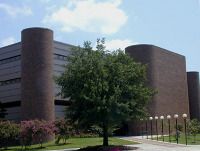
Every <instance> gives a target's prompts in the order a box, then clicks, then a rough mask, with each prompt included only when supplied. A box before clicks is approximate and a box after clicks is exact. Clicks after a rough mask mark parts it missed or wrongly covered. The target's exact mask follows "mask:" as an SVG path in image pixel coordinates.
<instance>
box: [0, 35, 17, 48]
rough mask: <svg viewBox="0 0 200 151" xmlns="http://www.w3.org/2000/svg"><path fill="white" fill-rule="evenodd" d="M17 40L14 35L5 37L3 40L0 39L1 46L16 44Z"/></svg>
mask: <svg viewBox="0 0 200 151" xmlns="http://www.w3.org/2000/svg"><path fill="white" fill-rule="evenodd" d="M15 42H16V39H15V38H14V37H7V38H5V39H3V40H2V41H0V46H2V47H4V46H7V45H11V44H14V43H15Z"/></svg>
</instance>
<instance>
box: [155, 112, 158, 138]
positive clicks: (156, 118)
mask: <svg viewBox="0 0 200 151" xmlns="http://www.w3.org/2000/svg"><path fill="white" fill-rule="evenodd" d="M155 120H156V136H157V137H156V138H157V141H158V116H155Z"/></svg>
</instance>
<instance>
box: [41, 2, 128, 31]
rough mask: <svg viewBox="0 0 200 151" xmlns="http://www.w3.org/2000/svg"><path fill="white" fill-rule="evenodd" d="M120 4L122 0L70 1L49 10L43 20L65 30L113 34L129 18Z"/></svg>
mask: <svg viewBox="0 0 200 151" xmlns="http://www.w3.org/2000/svg"><path fill="white" fill-rule="evenodd" d="M120 4H121V0H109V1H104V2H97V1H95V0H74V1H69V2H68V3H67V4H66V5H65V6H61V7H60V8H56V9H54V11H50V12H48V14H47V15H46V16H45V18H44V20H43V22H44V23H45V24H48V25H49V24H51V25H58V26H59V27H60V28H61V30H62V31H65V32H72V31H75V30H82V31H87V32H99V33H103V34H113V33H116V32H117V31H119V29H120V28H121V27H122V26H123V25H124V24H125V23H126V21H127V19H128V17H127V15H126V14H125V12H124V11H123V10H122V9H120V8H119V6H120Z"/></svg>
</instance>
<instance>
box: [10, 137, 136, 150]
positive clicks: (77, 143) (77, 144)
mask: <svg viewBox="0 0 200 151" xmlns="http://www.w3.org/2000/svg"><path fill="white" fill-rule="evenodd" d="M102 142H103V138H99V137H95V138H70V139H68V141H67V144H59V145H56V144H55V143H54V142H48V143H44V144H43V147H44V148H42V149H41V148H40V145H39V144H37V145H32V146H30V147H29V148H28V150H31V151H41V150H59V149H67V148H84V147H87V146H96V145H102ZM131 144H136V143H135V142H132V141H127V140H122V139H119V138H114V137H111V138H109V145H131ZM7 150H8V151H22V148H21V146H15V147H9V148H8V149H7ZM23 151H24V150H23Z"/></svg>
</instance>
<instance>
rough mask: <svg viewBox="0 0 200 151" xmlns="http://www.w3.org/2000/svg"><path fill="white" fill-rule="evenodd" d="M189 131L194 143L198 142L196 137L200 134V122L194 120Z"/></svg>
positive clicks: (189, 125)
mask: <svg viewBox="0 0 200 151" xmlns="http://www.w3.org/2000/svg"><path fill="white" fill-rule="evenodd" d="M188 131H189V133H190V134H192V136H193V138H194V142H196V135H197V134H198V133H199V132H200V122H199V121H198V120H197V119H193V120H191V121H190V122H189V123H188Z"/></svg>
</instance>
